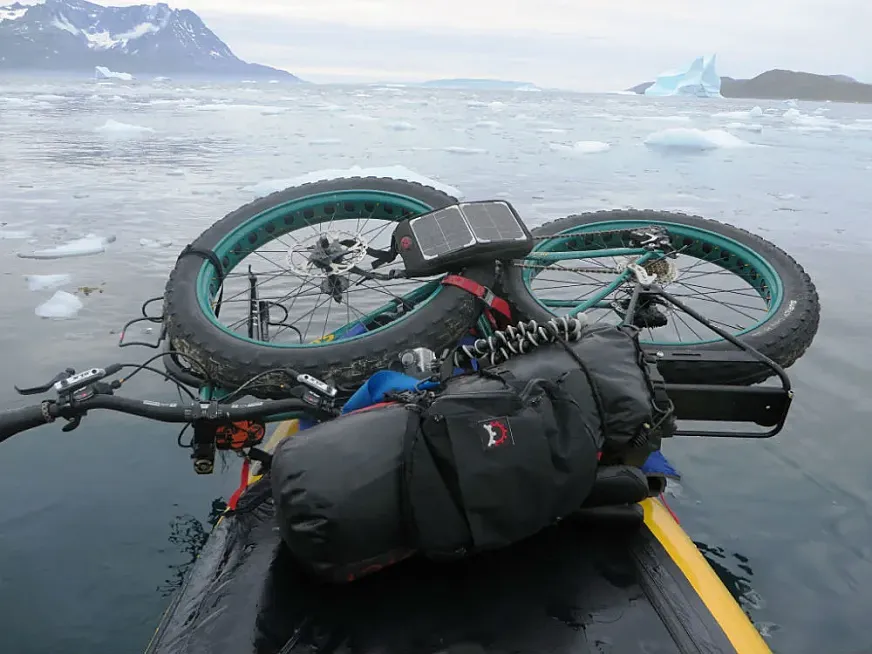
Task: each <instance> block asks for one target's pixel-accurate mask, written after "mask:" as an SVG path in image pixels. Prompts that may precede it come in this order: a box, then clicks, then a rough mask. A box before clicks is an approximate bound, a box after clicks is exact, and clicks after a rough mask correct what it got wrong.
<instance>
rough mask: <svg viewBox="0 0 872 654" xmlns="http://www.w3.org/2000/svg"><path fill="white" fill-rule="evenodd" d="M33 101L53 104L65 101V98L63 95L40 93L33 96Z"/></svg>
mask: <svg viewBox="0 0 872 654" xmlns="http://www.w3.org/2000/svg"><path fill="white" fill-rule="evenodd" d="M33 99H34V100H42V101H45V102H53V101H55V100H66V97H65V96H63V95H57V94H55V93H40V94H39V95H35V96H33Z"/></svg>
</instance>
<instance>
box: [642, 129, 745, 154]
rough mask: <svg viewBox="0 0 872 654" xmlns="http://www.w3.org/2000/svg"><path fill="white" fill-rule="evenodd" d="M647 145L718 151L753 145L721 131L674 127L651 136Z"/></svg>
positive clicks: (646, 140)
mask: <svg viewBox="0 0 872 654" xmlns="http://www.w3.org/2000/svg"><path fill="white" fill-rule="evenodd" d="M645 145H647V146H649V147H652V148H666V149H676V150H717V149H719V148H742V147H751V146H752V144H751V143H748V142H747V141H743V140H742V139H740V138H738V137H736V136H733V135H732V134H730V133H729V132H725V131H723V130H720V129H707V130H703V129H693V128H689V127H672V128H670V129H664V130H661V131H659V132H654V133H653V134H649V135H648V137H647V138H646V139H645Z"/></svg>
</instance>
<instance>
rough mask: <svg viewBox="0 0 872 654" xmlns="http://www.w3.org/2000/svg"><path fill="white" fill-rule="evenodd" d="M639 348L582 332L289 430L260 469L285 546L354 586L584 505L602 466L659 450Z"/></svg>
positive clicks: (536, 527)
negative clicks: (267, 477)
mask: <svg viewBox="0 0 872 654" xmlns="http://www.w3.org/2000/svg"><path fill="white" fill-rule="evenodd" d="M567 348H570V349H571V352H570V351H567ZM640 352H641V351H640V349H639V347H638V342H637V341H636V339H635V332H634V331H633V330H628V331H624V330H622V329H619V328H615V327H605V326H604V327H597V328H588V329H586V330H585V333H584V335H583V336H582V338H581V339H580V340H578V341H575V342H572V343H566V344H561V343H555V344H550V345H545V346H541V347H539V348H537V349H535V350H534V351H532V352H530V353H527V354H524V355H521V356H518V357H515V358H513V359H511V360H509V361H507V362H505V363H503V364H501V365H499V366H496V367H493V368H490V369H488V370H485V371H483V372H481V373H475V374H469V375H463V376H459V377H454V378H452V379H449V380H448V381H447V382H445V383H444V385H443V386H442V387H441V388H440V389H439V390H438V391H436V392H435V393H430V394H420V395H417V396H409V395H406V396H403V397H402V398H401V399H403V400H404V401H398V402H395V403H393V404H389V405H381V406H376V407H373V408H369V409H365V410H363V411H358V412H354V413H351V414H347V415H344V416H342V417H340V418H337V419H335V420H332V421H330V422H327V423H323V424H320V425H318V426H316V427H313V428H311V429H307V430H304V431H302V432H299V433H298V434H296V435H294V436H293V437H291V438H289V439H286V440H285V441H283V442H282V443H281V444H280V445H279V447H278V448H277V450H276V452H275V454H274V456H273V459H272V465H271V473H270V474H271V480H272V490H273V497H274V499H275V503H276V508H277V517H278V520H279V527H280V530H281V534H282V537H283V539H284V541H285V543H286V544H287V546H288V547H289V548H290V550H291V551H292V552H293V553H294V555H295V557H296V558H297V559H298V560H299V561H300V563H301V564H302V565H303V566H305V567H306V568H308V569H309V570H311V571H312V572H313V573H314V574H315V575H316V576H318V577H321V578H324V579H327V580H331V581H351V580H354V579H356V578H359V577H360V576H363V575H364V574H367V573H369V572H373V571H375V570H378V569H381V568H383V567H384V566H386V565H390V564H392V563H395V562H396V561H398V560H400V559H402V558H405V557H407V556H410V555H411V554H413V553H415V552H419V553H421V554H424V555H426V556H429V557H431V558H452V557H458V556H463V555H466V554H468V553H473V552H478V551H483V550H489V549H495V548H500V547H505V546H507V545H510V544H512V543H514V542H517V541H519V540H522V539H524V538H526V537H528V536H531V535H533V534H535V533H537V532H539V531H541V530H542V529H544V528H545V527H548V526H549V525H551V524H553V523H555V522H557V521H559V520H560V519H561V518H563V517H565V516H567V515H569V514H571V513H573V512H575V511H577V510H578V509H579V508H580V507H581V506H582V505H583V504H584V502H585V500H586V499H587V498H588V496H589V495H590V493H591V489H592V487H593V485H594V482H595V479H596V476H597V466H598V463H599V461H598V460H599V459H600V457H603V456H608V457H609V458H610V459H611V461H612V462H613V463H621V457H622V453H623V454H626V455H627V456H628V457H630V458H631V459H632V458H636V459H640V460H642V461H643V460H644V459H645V458H647V454H648V453H650V452H651V451H653V449H657V447H659V443H658V442H657V441H656V440H652V430H651V427H652V425H653V424H655V422H656V420H657V416H656V415H655V413H656V411H654V409H653V403H652V387H651V379H650V378H649V375H648V371H647V370H648V369H647V365H646V364H645V363H644V362H643V361H642V359H641V356H640Z"/></svg>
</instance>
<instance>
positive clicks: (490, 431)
mask: <svg viewBox="0 0 872 654" xmlns="http://www.w3.org/2000/svg"><path fill="white" fill-rule="evenodd" d="M478 424H479V425H480V426H481V432H480V433H479V435H480V436H481V444H482V446H483V447H484V449H485V450H492V449H494V448H497V447H501V446H503V445H508V444H512V445H514V444H515V438H514V436H512V428H511V427H509V421H508V420H506V419H505V418H490V419H489V420H483V421H482V422H480V423H478Z"/></svg>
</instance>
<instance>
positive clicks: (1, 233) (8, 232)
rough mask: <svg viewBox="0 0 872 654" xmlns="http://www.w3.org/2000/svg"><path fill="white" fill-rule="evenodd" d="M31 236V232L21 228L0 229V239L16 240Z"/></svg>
mask: <svg viewBox="0 0 872 654" xmlns="http://www.w3.org/2000/svg"><path fill="white" fill-rule="evenodd" d="M31 236H33V234H32V233H31V232H27V231H24V230H21V229H0V241H4V240H8V241H13V240H18V239H25V238H30V237H31Z"/></svg>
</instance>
